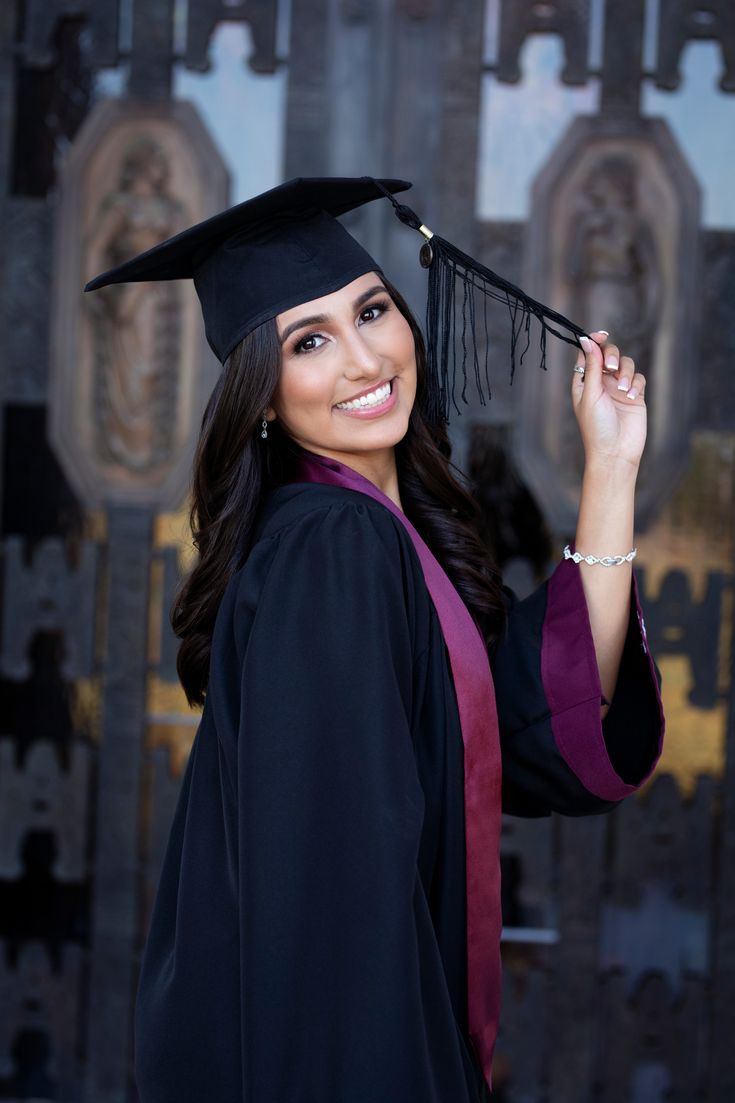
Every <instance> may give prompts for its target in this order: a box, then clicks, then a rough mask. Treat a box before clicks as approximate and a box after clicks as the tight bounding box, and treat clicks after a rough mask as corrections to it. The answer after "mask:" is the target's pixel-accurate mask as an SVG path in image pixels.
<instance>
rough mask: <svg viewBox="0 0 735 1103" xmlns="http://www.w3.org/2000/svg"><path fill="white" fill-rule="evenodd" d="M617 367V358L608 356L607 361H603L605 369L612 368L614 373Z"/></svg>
mask: <svg viewBox="0 0 735 1103" xmlns="http://www.w3.org/2000/svg"><path fill="white" fill-rule="evenodd" d="M617 366H618V358H617V356H608V358H607V360H606V361H605V367H606V368H612V369H613V371H615V369H616V368H617Z"/></svg>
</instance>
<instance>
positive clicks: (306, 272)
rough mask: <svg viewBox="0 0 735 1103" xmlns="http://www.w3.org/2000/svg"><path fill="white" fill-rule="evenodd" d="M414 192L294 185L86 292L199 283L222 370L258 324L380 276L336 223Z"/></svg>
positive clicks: (323, 182) (339, 183) (171, 241)
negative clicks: (387, 197) (375, 202)
mask: <svg viewBox="0 0 735 1103" xmlns="http://www.w3.org/2000/svg"><path fill="white" fill-rule="evenodd" d="M410 187H411V185H410V184H409V183H408V182H407V181H405V180H381V181H380V186H378V184H377V183H376V181H374V180H372V179H371V178H369V177H358V178H356V179H355V178H339V177H328V178H325V179H318V178H314V179H304V178H298V179H296V180H289V181H287V183H285V184H280V185H279V186H278V187H277V188H271V190H270V191H267V192H263V193H262V194H261V195H256V196H255V198H254V199H247V200H245V202H244V203H238V204H237V205H236V206H235V207H229V208H228V209H227V210H226V211H221V212H220V214H216V215H214V216H213V217H212V218H207V219H205V221H204V222H198V223H197V224H196V225H195V226H190V227H189V229H187V230H183V231H182V232H181V233H180V234H176V235H175V236H174V237H170V238H168V239H167V240H166V241H163V242H161V244H160V245H154V246H153V248H152V249H148V250H147V251H146V252H145V253H140V254H139V255H138V256H136V257H133V258H132V259H131V260H128V261H126V262H125V263H124V264H119V265H117V267H115V268H111V269H110V270H109V271H108V272H103V273H102V275H101V276H96V277H95V279H93V280H90V281H89V283H88V284H87V285H86V287H85V288H84V290H85V291H96V290H97V288H98V287H104V286H105V285H106V284H111V283H131V282H134V283H138V282H141V281H144V280H180V279H187V278H191V279H193V280H194V286H195V287H196V291H197V294H198V296H199V300H200V302H201V305H202V314H203V315H204V326H205V330H206V334H207V340H208V341H209V344H210V346H211V348H212V350H213V352H214V354H215V356H216V357H217V359H218V360H220V361H221V363H223V364H224V362H225V360H226V359H227V357H228V356H229V355H230V353H231V352H232V350H233V349H234V347H235V345H237V344H238V343H239V342H240V341H241V340H242V339H243V337H245V336H246V335H247V334H248V333H250V332H251V331H252V330H253V329H255V328H256V326H259V325H260V324H261V322H264V321H266V320H267V319H268V318H274V317H275V316H276V315H277V314H280V313H281V312H282V311H284V310H288V309H289V308H290V307H292V306H298V305H299V303H304V302H309V301H310V300H311V299H316V298H319V297H320V296H321V295H328V294H329V293H330V292H332V291H337V290H338V289H339V288H340V287H344V286H345V284H348V283H351V282H352V280H355V279H357V277H358V276H362V275H364V274H365V273H366V272H372V271H375V270H376V269H377V270H378V271H379V270H380V269H379V266H378V265H377V264H376V262H375V261H374V260H373V258H372V257H371V256H370V254H369V253H368V252H366V250H365V249H363V247H362V246H361V245H360V244H359V242H357V241H356V240H355V238H354V237H353V236H352V234H350V233H349V232H348V231H347V230H346V229H345V228H344V226H343V225H342V224H341V223H340V222H338V221H337V218H336V217H335V216H337V215H341V214H345V213H346V212H347V211H351V210H353V209H354V208H355V207H360V206H362V204H363V203H368V202H370V200H372V199H380V198H381V197H382V196H383V195H384V194H385V193H388V194H390V193H392V192H394V191H403V190H405V189H406V188H410Z"/></svg>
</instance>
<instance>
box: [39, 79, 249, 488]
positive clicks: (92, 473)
mask: <svg viewBox="0 0 735 1103" xmlns="http://www.w3.org/2000/svg"><path fill="white" fill-rule="evenodd" d="M226 201H227V174H226V170H225V168H224V165H223V162H222V160H221V158H220V157H219V154H218V153H217V151H216V149H215V148H214V146H213V144H212V142H211V140H210V138H209V136H208V134H207V132H206V131H205V129H204V127H203V125H202V123H201V122H200V120H199V116H198V115H197V113H196V111H195V110H194V108H193V107H192V105H191V104H189V103H166V102H160V103H158V102H156V103H145V104H144V103H141V102H138V101H130V102H123V101H106V102H103V103H101V104H100V105H98V107H97V108H96V109H95V111H93V112H92V114H91V115H90V116H89V118H88V119H87V121H86V123H85V126H84V129H83V131H82V132H80V135H79V137H78V139H77V141H76V142H75V144H74V146H73V148H72V151H71V153H70V155H69V157H68V159H67V162H66V164H65V166H64V171H63V179H62V189H61V202H60V204H59V209H58V217H57V248H56V269H55V278H54V306H53V321H52V332H53V340H52V349H53V362H52V380H51V418H50V437H51V440H52V442H53V444H54V447H55V449H56V451H57V454H58V456H59V459H60V462H61V463H62V465H63V466H64V469H65V471H66V472H67V475H68V478H69V479H70V481H71V482H72V485H73V486H74V487H75V489H76V490H77V491H78V493H79V494H80V497H81V498H82V499H83V500H84V501H85V503H86V504H87V505H91V506H98V505H101V504H102V503H103V502H105V501H108V502H109V501H125V502H128V503H135V504H137V505H152V504H155V505H158V506H159V507H161V508H166V507H167V506H174V507H175V506H176V505H177V504H178V503H179V501H180V500H181V498H182V497H183V494H184V488H185V486H186V482H187V477H188V469H189V462H190V457H191V451H192V448H193V443H194V436H195V433H196V430H197V428H198V423H199V416H200V411H201V408H202V405H203V403H204V401H205V398H206V396H207V394H208V393H209V391H210V390H211V386H212V383H213V381H214V378H215V376H216V371H217V369H218V365H217V364H216V361H214V359H213V357H212V356H211V354H210V353H209V352H208V351H206V347H205V343H204V333H203V326H202V324H201V314H200V310H199V306H198V303H197V301H196V297H195V294H194V290H193V286H192V285H191V281H189V280H183V281H178V280H172V281H158V282H155V283H152V284H146V283H132V284H122V285H117V286H113V287H107V288H103V289H102V290H100V291H95V292H92V293H90V294H89V295H83V294H82V287H83V285H84V283H85V282H86V281H87V280H88V279H90V278H91V277H92V276H93V275H96V274H98V273H99V272H102V271H104V270H105V269H107V268H110V267H112V266H113V265H114V264H116V263H119V261H120V260H122V259H123V258H127V257H131V256H133V255H134V254H136V253H138V252H142V251H143V250H145V249H147V248H150V247H151V246H152V245H155V244H157V243H158V242H159V241H162V240H163V239H164V238H166V237H169V236H171V235H172V234H175V233H177V232H178V231H180V230H182V229H183V228H184V227H185V226H187V225H190V224H191V223H193V222H197V221H198V220H199V219H202V218H204V217H206V216H208V215H210V214H212V213H214V212H215V211H216V210H218V209H220V208H221V207H222V206H224V205H225V204H226Z"/></svg>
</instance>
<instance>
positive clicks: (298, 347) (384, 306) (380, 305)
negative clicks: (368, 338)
mask: <svg viewBox="0 0 735 1103" xmlns="http://www.w3.org/2000/svg"><path fill="white" fill-rule="evenodd" d="M389 309H390V303H389V302H388V300H387V299H379V300H376V302H374V303H370V304H369V305H368V306H364V307H363V308H362V310H361V311H360V316H362V315H363V314H367V312H368V311H369V310H373V311H377V312H378V313H377V317H375V318H369V319H367V322H375V321H377V319H378V318H379V317H380V316H381V315H382V314H385V312H386V310H389ZM365 324H367V323H365ZM321 336H322V334H321V333H307V334H306V336H305V337H302V338H301V340H300V341H297V342H296V344H295V345H294V347H293V351H294V353H295V354H296V355H297V356H308V354H309V353H310V352H316V349H305V348H303V347H302V346H303V345H304V344H306V342H307V341H310V340H311V339H312V338H313V337H321ZM319 347H321V346H319Z"/></svg>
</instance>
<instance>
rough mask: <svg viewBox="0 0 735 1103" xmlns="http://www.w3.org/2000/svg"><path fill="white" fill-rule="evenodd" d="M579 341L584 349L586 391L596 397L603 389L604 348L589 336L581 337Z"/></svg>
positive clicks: (589, 396)
mask: <svg viewBox="0 0 735 1103" xmlns="http://www.w3.org/2000/svg"><path fill="white" fill-rule="evenodd" d="M579 343H580V345H581V346H582V348H583V350H584V393H585V395H587V397H588V399H596V398H598V397H599V394H600V391H601V390H602V349H601V348H600V346H599V345H597V344H595V342H594V341H593V340H592V339H591V338H590V337H587V336H583V337H580V338H579ZM580 378H581V377H580Z"/></svg>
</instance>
